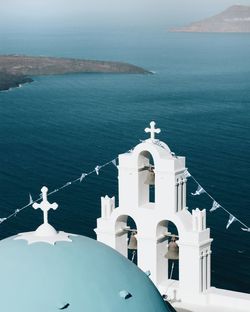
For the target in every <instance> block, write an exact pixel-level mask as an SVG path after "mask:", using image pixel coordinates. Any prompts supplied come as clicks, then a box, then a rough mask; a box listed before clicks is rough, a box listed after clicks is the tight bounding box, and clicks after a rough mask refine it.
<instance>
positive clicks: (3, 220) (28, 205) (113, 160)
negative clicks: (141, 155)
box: [0, 150, 132, 224]
mask: <svg viewBox="0 0 250 312" xmlns="http://www.w3.org/2000/svg"><path fill="white" fill-rule="evenodd" d="M131 151H132V150H129V151H128V152H127V153H129V152H131ZM117 159H118V157H116V158H115V159H112V160H111V161H108V162H106V163H105V164H103V165H101V166H99V165H97V166H96V167H95V168H94V169H93V170H92V171H90V172H88V173H82V174H81V176H80V177H79V178H76V179H74V180H72V181H69V182H66V183H64V184H63V185H62V186H60V187H58V188H56V189H54V190H53V191H51V192H49V193H48V194H47V196H50V195H52V194H55V193H57V192H59V191H61V190H63V189H65V188H67V187H69V186H70V185H72V184H74V183H77V182H80V183H81V182H82V181H83V180H84V179H85V178H86V177H87V176H89V175H91V174H93V173H96V175H99V172H100V170H101V169H102V168H104V167H106V166H108V165H110V164H113V165H115V166H116V167H117V164H116V163H117ZM41 199H42V194H40V196H39V197H38V198H37V199H36V200H33V198H32V196H31V194H29V203H28V204H27V205H25V206H23V207H21V208H19V209H15V211H14V212H12V213H11V214H10V215H8V216H7V217H5V218H0V224H1V223H3V222H5V221H7V220H9V219H11V218H12V217H16V216H17V214H18V213H20V212H21V211H22V210H24V209H26V208H28V207H30V206H31V205H33V204H34V203H35V202H37V201H39V200H41Z"/></svg>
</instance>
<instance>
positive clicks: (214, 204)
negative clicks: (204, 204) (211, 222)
mask: <svg viewBox="0 0 250 312" xmlns="http://www.w3.org/2000/svg"><path fill="white" fill-rule="evenodd" d="M220 207H221V205H220V204H218V203H217V202H216V201H215V200H214V201H213V206H212V208H211V209H210V210H209V211H210V212H212V211H215V210H217V209H218V208H220Z"/></svg>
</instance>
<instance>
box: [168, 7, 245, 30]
mask: <svg viewBox="0 0 250 312" xmlns="http://www.w3.org/2000/svg"><path fill="white" fill-rule="evenodd" d="M170 31H172V32H217V33H230V32H231V33H248V32H250V6H246V5H233V6H231V7H229V8H228V9H226V10H225V11H223V12H221V13H220V14H217V15H214V16H212V17H209V18H206V19H204V20H201V21H198V22H194V23H191V24H190V25H187V26H185V27H179V28H173V29H170Z"/></svg>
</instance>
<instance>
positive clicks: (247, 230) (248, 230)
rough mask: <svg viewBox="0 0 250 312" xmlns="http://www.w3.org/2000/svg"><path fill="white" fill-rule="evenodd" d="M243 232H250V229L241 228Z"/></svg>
mask: <svg viewBox="0 0 250 312" xmlns="http://www.w3.org/2000/svg"><path fill="white" fill-rule="evenodd" d="M241 229H242V231H245V232H250V228H241Z"/></svg>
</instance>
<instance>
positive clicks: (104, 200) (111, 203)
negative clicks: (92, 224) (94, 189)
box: [101, 195, 115, 219]
mask: <svg viewBox="0 0 250 312" xmlns="http://www.w3.org/2000/svg"><path fill="white" fill-rule="evenodd" d="M114 209H115V197H114V196H113V197H112V198H110V197H109V196H108V195H106V196H105V197H101V210H102V218H104V219H107V218H109V217H110V216H111V214H112V212H113V211H114Z"/></svg>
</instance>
